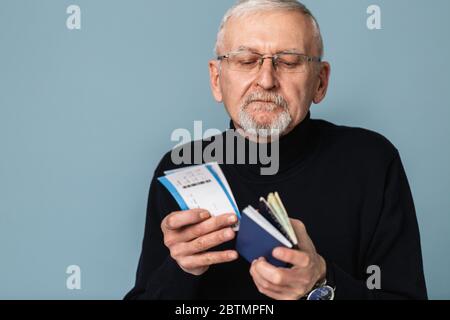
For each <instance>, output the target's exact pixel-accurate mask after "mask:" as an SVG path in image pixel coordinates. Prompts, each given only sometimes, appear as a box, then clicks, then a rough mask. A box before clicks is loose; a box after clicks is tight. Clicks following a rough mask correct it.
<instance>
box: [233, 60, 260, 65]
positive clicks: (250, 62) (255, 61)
mask: <svg viewBox="0 0 450 320" xmlns="http://www.w3.org/2000/svg"><path fill="white" fill-rule="evenodd" d="M257 62H258V60H256V59H244V60H239V61H238V63H239V64H242V65H252V64H255V63H257Z"/></svg>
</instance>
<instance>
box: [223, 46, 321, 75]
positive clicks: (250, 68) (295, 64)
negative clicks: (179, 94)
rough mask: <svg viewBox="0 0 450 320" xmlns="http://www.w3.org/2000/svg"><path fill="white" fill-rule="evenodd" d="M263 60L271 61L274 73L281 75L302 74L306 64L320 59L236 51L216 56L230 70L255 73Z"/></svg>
mask: <svg viewBox="0 0 450 320" xmlns="http://www.w3.org/2000/svg"><path fill="white" fill-rule="evenodd" d="M265 59H271V60H272V65H273V67H274V68H275V70H276V71H279V72H282V73H303V72H305V71H306V66H307V63H308V62H321V61H322V59H321V58H320V57H309V56H307V55H304V54H301V53H295V52H281V53H277V54H275V55H273V56H267V55H262V54H259V53H256V52H251V51H237V52H230V53H228V54H225V55H222V56H218V57H217V60H219V61H223V60H226V61H227V65H228V66H229V68H230V70H233V71H240V72H247V73H256V72H258V71H259V70H260V69H261V66H262V65H263V63H264V60H265Z"/></svg>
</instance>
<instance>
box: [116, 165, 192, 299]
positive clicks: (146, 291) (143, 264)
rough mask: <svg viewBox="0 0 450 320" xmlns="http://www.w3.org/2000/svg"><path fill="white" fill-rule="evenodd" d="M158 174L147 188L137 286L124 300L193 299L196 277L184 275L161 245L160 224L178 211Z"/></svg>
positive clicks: (162, 239) (157, 173) (165, 248)
mask: <svg viewBox="0 0 450 320" xmlns="http://www.w3.org/2000/svg"><path fill="white" fill-rule="evenodd" d="M159 171H160V170H158V169H157V170H156V171H155V175H154V177H153V179H152V182H151V185H150V191H149V196H148V204H147V216H146V223H145V232H144V240H143V244H142V252H141V255H140V258H139V264H138V269H137V274H136V283H135V286H134V288H133V289H132V290H131V291H130V292H129V293H128V294H127V295H126V296H125V298H124V299H127V300H155V299H162V300H166V299H168V300H169V299H170V300H175V299H195V298H196V292H197V288H198V282H199V281H200V280H199V277H197V276H194V275H191V274H188V273H186V272H184V271H183V270H182V269H181V268H180V267H179V266H178V264H177V263H176V261H175V260H173V259H172V257H171V256H170V252H169V250H168V249H167V247H166V246H165V245H164V238H163V233H162V231H161V227H160V226H161V221H162V220H163V219H164V217H165V216H166V215H167V214H168V213H170V212H172V211H178V210H179V208H178V206H177V204H176V203H175V202H174V201H173V199H172V198H171V197H170V195H169V194H168V192H166V191H165V190H163V189H162V186H161V184H160V183H159V182H158V180H157V177H159V176H161V175H162V172H161V173H160V172H159Z"/></svg>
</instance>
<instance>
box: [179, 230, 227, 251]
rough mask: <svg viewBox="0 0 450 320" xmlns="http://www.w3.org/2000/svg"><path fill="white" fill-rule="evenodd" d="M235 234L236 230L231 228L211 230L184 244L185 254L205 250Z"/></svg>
mask: <svg viewBox="0 0 450 320" xmlns="http://www.w3.org/2000/svg"><path fill="white" fill-rule="evenodd" d="M234 236H235V232H234V231H233V229H231V228H225V229H222V230H218V231H214V232H211V233H209V234H207V235H204V236H201V237H199V238H196V239H194V240H192V241H191V242H187V243H186V244H184V245H185V247H184V250H183V251H184V252H183V255H186V256H189V255H194V254H197V253H200V252H203V251H205V250H208V249H210V248H213V247H215V246H218V245H219V244H222V243H224V242H226V241H229V240H231V239H233V238H234Z"/></svg>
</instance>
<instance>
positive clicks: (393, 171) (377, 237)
mask: <svg viewBox="0 0 450 320" xmlns="http://www.w3.org/2000/svg"><path fill="white" fill-rule="evenodd" d="M381 208H382V209H381V212H380V214H379V217H378V222H377V226H376V228H375V232H374V234H373V236H372V238H371V241H370V243H369V245H368V250H367V254H366V257H365V259H364V261H365V265H364V266H360V267H362V268H361V274H365V277H364V278H360V279H356V278H354V277H353V276H352V275H350V274H349V273H347V272H346V271H345V270H343V269H342V268H340V267H339V266H338V265H336V264H335V263H334V262H333V261H327V279H328V280H329V282H330V283H331V284H332V285H334V286H335V288H336V290H335V299H427V290H426V285H425V279H424V273H423V265H422V253H421V245H420V235H419V228H418V223H417V218H416V212H415V208H414V203H413V198H412V195H411V190H410V187H409V184H408V180H407V177H406V174H405V171H404V168H403V165H402V162H401V159H400V156H399V154H398V151H396V154H395V156H394V158H393V160H392V161H391V163H390V165H389V168H388V170H387V174H386V179H385V188H384V193H383V204H382V206H381ZM373 265H375V266H378V267H379V270H380V277H381V281H380V284H381V286H380V288H377V289H369V288H368V285H367V281H368V278H369V277H370V276H371V275H372V274H373V273H369V274H367V273H366V271H367V267H369V266H373ZM369 282H370V281H369Z"/></svg>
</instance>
